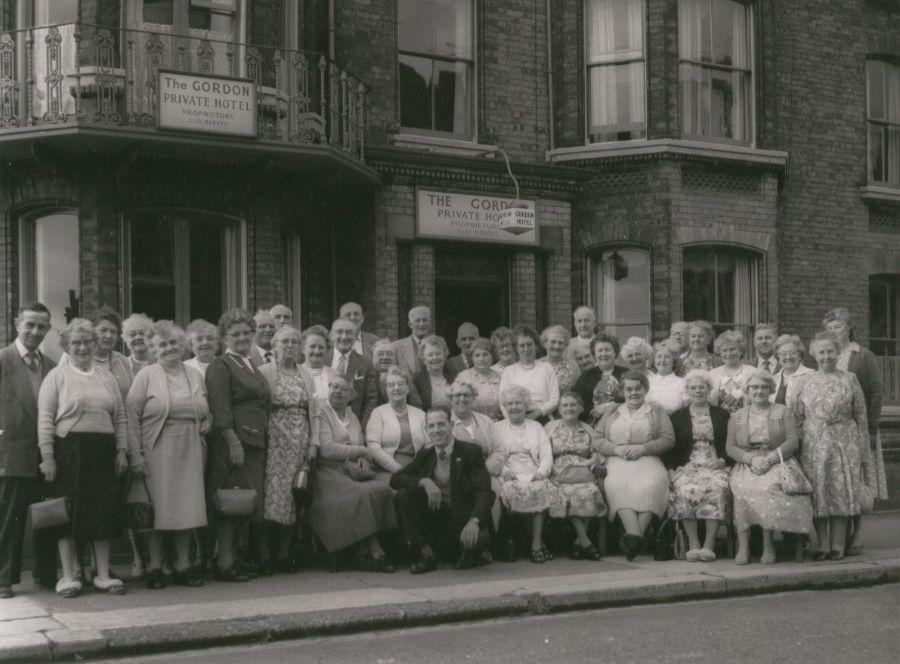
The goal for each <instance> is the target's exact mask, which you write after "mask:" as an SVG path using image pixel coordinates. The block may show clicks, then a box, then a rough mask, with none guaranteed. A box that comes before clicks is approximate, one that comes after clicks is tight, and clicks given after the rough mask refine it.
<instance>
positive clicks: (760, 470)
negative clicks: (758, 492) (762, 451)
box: [750, 456, 769, 475]
mask: <svg viewBox="0 0 900 664" xmlns="http://www.w3.org/2000/svg"><path fill="white" fill-rule="evenodd" d="M750 470H751V471H752V472H753V473H755V474H757V475H765V474H766V471H768V470H769V462H768V461H766V458H765V457H764V456H755V457H753V458H752V459H750Z"/></svg>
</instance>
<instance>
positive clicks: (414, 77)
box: [400, 55, 432, 129]
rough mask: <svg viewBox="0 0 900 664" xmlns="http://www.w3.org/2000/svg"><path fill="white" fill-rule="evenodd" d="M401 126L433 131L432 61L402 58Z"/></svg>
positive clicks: (411, 57)
mask: <svg viewBox="0 0 900 664" xmlns="http://www.w3.org/2000/svg"><path fill="white" fill-rule="evenodd" d="M400 124H401V125H402V126H403V127H411V128H414V129H431V128H432V127H431V60H429V59H427V58H416V57H413V56H410V55H401V56H400Z"/></svg>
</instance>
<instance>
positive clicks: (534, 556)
mask: <svg viewBox="0 0 900 664" xmlns="http://www.w3.org/2000/svg"><path fill="white" fill-rule="evenodd" d="M530 559H531V562H533V563H537V564H539V565H540V564H543V563H545V562H547V561H548V560H553V554H552V553H550V552H549V551H548V550H547V547H546V546H542V547H541V548H540V549H532V550H531V555H530Z"/></svg>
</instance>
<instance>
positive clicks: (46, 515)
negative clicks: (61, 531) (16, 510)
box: [28, 484, 72, 530]
mask: <svg viewBox="0 0 900 664" xmlns="http://www.w3.org/2000/svg"><path fill="white" fill-rule="evenodd" d="M51 486H56V485H55V484H53V485H51ZM56 493H59V490H58V487H57V491H56ZM71 509H72V507H71V505H70V504H69V499H68V498H66V497H65V496H55V497H49V498H48V497H45V498H44V500H41V501H39V502H36V503H32V504H31V505H30V506H29V508H28V514H29V516H30V517H31V527H32V528H33V529H34V530H46V529H47V528H56V527H59V526H65V525H68V523H69V519H70V516H69V515H70V513H71Z"/></svg>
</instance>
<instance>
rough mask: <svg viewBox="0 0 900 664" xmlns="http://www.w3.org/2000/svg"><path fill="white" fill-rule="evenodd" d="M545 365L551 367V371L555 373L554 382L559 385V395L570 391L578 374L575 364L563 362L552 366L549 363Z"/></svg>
mask: <svg viewBox="0 0 900 664" xmlns="http://www.w3.org/2000/svg"><path fill="white" fill-rule="evenodd" d="M547 364H549V365H550V366H551V367H553V371H554V372H555V373H556V382H557V383H559V393H560V394H563V393H564V392H568V391H569V390H571V389H572V387H573V386H574V385H575V380H576V379H577V378H578V374H579V373H580V372H579V371H578V367H577V366H576V365H575V363H574V362H569V361H568V360H563V361H561V362H560V363H559V364H553V363H552V362H549V361H548V362H547Z"/></svg>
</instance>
